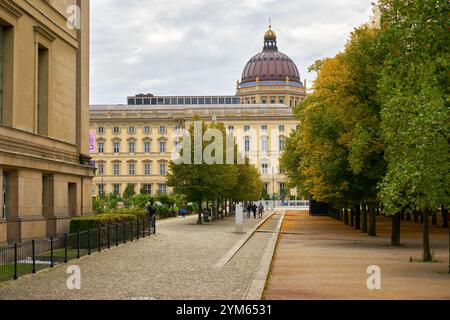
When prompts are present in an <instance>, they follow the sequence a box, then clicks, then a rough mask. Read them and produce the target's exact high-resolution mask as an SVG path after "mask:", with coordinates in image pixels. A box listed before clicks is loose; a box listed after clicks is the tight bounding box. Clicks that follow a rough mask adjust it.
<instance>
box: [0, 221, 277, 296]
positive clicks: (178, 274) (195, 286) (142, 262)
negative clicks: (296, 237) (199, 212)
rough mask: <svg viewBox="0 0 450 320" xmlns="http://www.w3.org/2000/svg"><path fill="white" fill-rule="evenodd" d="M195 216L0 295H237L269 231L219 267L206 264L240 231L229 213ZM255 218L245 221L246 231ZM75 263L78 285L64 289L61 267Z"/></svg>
mask: <svg viewBox="0 0 450 320" xmlns="http://www.w3.org/2000/svg"><path fill="white" fill-rule="evenodd" d="M195 222H196V217H189V218H188V219H186V220H182V219H179V218H177V219H171V220H166V221H161V222H158V224H157V234H156V235H155V236H152V237H150V238H145V239H141V240H139V241H136V242H133V243H128V244H126V245H124V246H121V247H118V248H113V249H111V250H108V251H103V252H102V253H96V254H94V255H92V256H89V257H86V258H84V259H81V260H77V261H71V263H69V264H67V265H61V266H58V267H56V268H55V269H52V270H48V271H44V272H42V273H38V274H36V275H32V276H26V277H23V278H20V279H19V280H17V281H10V282H7V283H4V284H0V299H6V300H11V299H30V300H41V299H62V300H65V299H83V300H97V299H98V300H109V299H112V300H116V299H120V300H126V299H158V300H160V299H161V300H162V299H175V300H176V299H192V300H194V299H195V300H197V299H198V300H202V299H225V300H229V299H242V298H244V297H245V295H246V293H247V290H248V288H249V286H250V283H251V281H252V279H253V276H254V274H255V272H256V269H257V267H258V266H259V262H260V259H261V256H262V254H263V252H264V249H265V247H266V245H267V243H268V240H269V235H265V234H255V236H254V237H253V238H251V240H250V241H249V242H247V244H246V245H245V246H244V247H243V248H242V249H241V250H240V251H239V252H238V253H237V254H236V256H235V257H234V258H233V259H232V260H231V261H230V262H229V263H228V264H227V265H226V266H225V267H223V268H221V269H216V268H212V266H213V265H214V264H216V263H217V262H218V261H219V260H220V259H221V258H222V257H223V256H224V255H225V254H226V253H227V252H228V251H229V250H230V249H231V248H232V247H233V246H234V245H235V244H236V243H237V242H238V241H239V240H241V239H242V238H243V237H244V235H241V234H236V233H234V218H232V217H229V218H225V219H224V220H220V221H217V222H213V223H209V224H206V225H203V226H197V225H196V224H195ZM259 222H260V220H253V219H250V220H246V219H245V228H246V231H247V230H250V229H252V228H253V227H255V226H256V225H257V223H259ZM70 265H77V266H79V267H80V268H81V276H82V279H81V290H74V291H71V290H68V289H67V287H66V281H67V277H68V275H67V274H66V270H67V267H68V266H70Z"/></svg>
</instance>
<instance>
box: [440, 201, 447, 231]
mask: <svg viewBox="0 0 450 320" xmlns="http://www.w3.org/2000/svg"><path fill="white" fill-rule="evenodd" d="M441 213H442V219H443V221H444V222H443V225H444V228H448V210H447V209H446V208H445V207H444V206H442V207H441Z"/></svg>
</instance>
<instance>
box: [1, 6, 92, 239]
mask: <svg viewBox="0 0 450 320" xmlns="http://www.w3.org/2000/svg"><path fill="white" fill-rule="evenodd" d="M68 8H71V9H72V10H71V11H69V10H68ZM68 12H69V13H68ZM72 14H76V15H77V17H78V18H80V19H77V21H78V20H79V21H81V25H78V24H76V25H75V26H74V25H70V24H69V23H68V19H69V18H70V17H71V15H72ZM88 117H89V1H88V0H47V1H42V0H0V244H3V243H8V242H18V241H25V240H29V239H39V238H44V237H48V236H51V235H55V234H62V233H65V232H68V230H69V223H70V219H71V217H73V216H79V215H87V214H91V211H92V210H91V206H92V201H91V198H92V178H93V176H94V174H95V169H94V168H92V166H91V163H90V158H89V141H88V138H89V136H88V133H89V119H88Z"/></svg>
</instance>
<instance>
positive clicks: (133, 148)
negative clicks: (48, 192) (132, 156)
mask: <svg viewBox="0 0 450 320" xmlns="http://www.w3.org/2000/svg"><path fill="white" fill-rule="evenodd" d="M135 151H136V143H135V142H134V141H130V142H129V143H128V152H129V153H134V152H135Z"/></svg>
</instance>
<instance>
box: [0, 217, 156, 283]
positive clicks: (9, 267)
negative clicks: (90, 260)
mask: <svg viewBox="0 0 450 320" xmlns="http://www.w3.org/2000/svg"><path fill="white" fill-rule="evenodd" d="M152 234H156V219H155V217H150V216H149V217H146V218H142V219H137V220H135V221H130V222H124V223H121V224H113V225H108V226H105V227H100V228H97V229H91V230H88V231H82V232H75V233H66V234H64V235H59V236H54V237H50V238H49V239H44V240H32V241H30V242H26V243H20V244H17V243H15V244H14V245H11V246H7V247H3V248H0V282H3V281H8V280H16V279H18V278H19V277H21V276H24V275H27V274H33V273H36V272H38V271H40V270H43V269H47V268H53V267H54V266H56V265H58V264H62V263H67V262H69V261H71V260H75V259H80V258H81V257H84V256H87V255H91V254H92V253H94V252H101V251H102V250H106V249H110V248H112V247H117V246H119V245H121V244H126V243H127V242H132V241H134V240H139V239H140V238H145V237H147V236H150V235H152Z"/></svg>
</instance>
